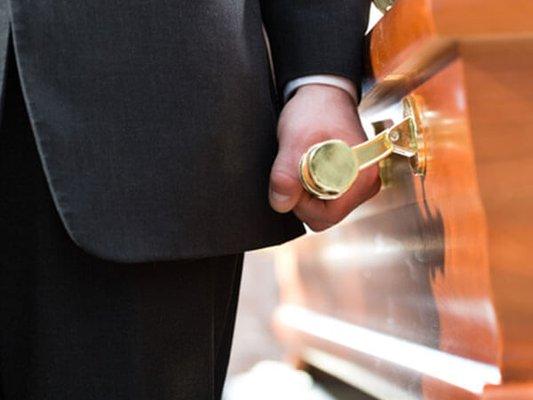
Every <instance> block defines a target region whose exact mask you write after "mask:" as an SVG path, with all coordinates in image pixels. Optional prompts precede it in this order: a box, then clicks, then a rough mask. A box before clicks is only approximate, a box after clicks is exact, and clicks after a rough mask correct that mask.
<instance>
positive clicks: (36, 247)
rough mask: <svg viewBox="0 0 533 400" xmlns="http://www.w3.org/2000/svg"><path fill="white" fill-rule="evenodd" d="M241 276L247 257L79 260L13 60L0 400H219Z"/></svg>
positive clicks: (2, 245) (5, 156)
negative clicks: (49, 180) (40, 153)
mask: <svg viewBox="0 0 533 400" xmlns="http://www.w3.org/2000/svg"><path fill="white" fill-rule="evenodd" d="M148 217H149V216H147V218H148ZM206 223H209V221H206ZM241 271H242V254H238V255H231V256H223V257H215V258H209V259H198V260H188V261H169V262H156V263H142V264H119V263H114V262H109V261H104V260H101V259H98V258H95V257H93V256H91V255H89V254H87V253H85V252H83V251H82V250H80V249H79V248H78V247H77V246H76V245H75V244H74V243H73V242H72V241H71V240H70V238H69V237H68V235H67V233H66V232H65V230H64V228H63V226H62V224H61V221H60V220H59V216H58V214H57V213H56V210H55V208H54V205H53V202H52V199H51V196H50V192H49V189H48V186H47V183H46V179H45V176H44V174H43V171H42V168H41V163H40V159H39V156H38V153H37V150H36V146H35V142H34V138H33V134H32V131H31V127H30V124H29V121H28V116H27V114H26V109H25V106H24V102H23V98H22V95H21V89H20V84H19V81H18V76H17V73H16V68H15V67H14V62H13V57H10V60H9V65H8V79H7V83H6V88H5V92H4V102H3V114H2V120H1V127H0V378H1V381H0V399H3V400H25V399H36V400H37V399H38V400H45V399H53V400H60V399H69V400H84V399H95V400H115V399H128V400H133V399H146V400H158V399H169V400H170V399H172V400H178V399H218V398H219V397H220V395H221V391H222V387H223V383H224V378H225V375H226V369H227V364H228V360H229V354H230V348H231V340H232V334H233V327H234V321H235V313H236V308H237V300H238V291H239V285H240V278H241Z"/></svg>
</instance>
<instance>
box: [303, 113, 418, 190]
mask: <svg viewBox="0 0 533 400" xmlns="http://www.w3.org/2000/svg"><path fill="white" fill-rule="evenodd" d="M420 149H421V146H420V139H419V133H418V129H417V122H416V120H415V118H414V117H412V116H407V117H406V118H404V119H403V120H402V121H401V122H400V123H398V124H396V125H394V126H392V127H391V128H388V129H386V130H384V131H383V132H381V133H379V134H378V135H377V136H376V137H374V138H373V139H371V140H369V141H367V142H364V143H361V144H359V145H357V146H353V147H350V146H349V145H348V144H346V143H345V142H343V141H341V140H328V141H325V142H321V143H317V144H315V145H314V146H312V147H310V148H309V150H308V151H307V152H306V153H305V154H304V155H303V156H302V158H301V160H300V179H301V182H302V185H303V187H304V188H305V190H307V191H308V192H309V193H311V194H312V195H314V196H316V197H317V198H319V199H323V200H333V199H337V198H339V197H341V196H342V195H343V194H344V193H346V192H347V191H348V190H349V189H350V187H351V186H352V185H353V184H354V182H355V181H356V179H357V175H358V173H359V171H360V170H363V169H365V168H367V167H369V166H371V165H373V164H376V163H378V162H379V161H381V160H383V159H384V158H386V157H388V156H389V155H390V154H392V153H395V154H400V155H402V156H405V157H409V158H414V157H416V158H417V160H421V159H422V157H420V154H419V151H420Z"/></svg>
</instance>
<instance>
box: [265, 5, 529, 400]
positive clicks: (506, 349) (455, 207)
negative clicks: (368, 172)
mask: <svg viewBox="0 0 533 400" xmlns="http://www.w3.org/2000/svg"><path fill="white" fill-rule="evenodd" d="M368 54H369V57H368V62H367V63H368V75H367V78H366V81H365V87H364V97H363V100H362V102H361V105H360V113H361V116H362V118H363V120H364V123H365V125H366V126H368V127H370V126H372V124H373V126H375V127H378V129H379V127H381V126H384V125H386V124H388V123H389V124H390V123H392V122H394V121H397V120H398V119H399V118H401V117H402V113H403V112H404V110H403V106H402V104H404V103H405V101H406V100H405V99H406V98H407V99H409V101H410V102H411V103H413V102H414V103H415V104H416V108H417V113H418V124H419V129H420V131H421V136H422V140H423V152H424V157H425V170H424V171H414V170H413V168H412V165H411V163H410V160H408V159H406V158H402V157H399V156H392V157H390V158H388V159H386V160H385V161H384V162H382V165H381V173H382V181H383V187H382V190H381V192H380V193H379V194H378V195H377V196H376V197H375V198H373V199H372V200H371V201H369V202H368V203H366V204H364V205H363V206H361V207H360V208H359V209H357V210H355V211H354V212H353V214H352V215H350V216H349V217H348V218H347V219H346V220H345V221H344V222H343V223H341V224H340V225H338V226H337V227H334V228H332V229H330V230H328V231H326V232H323V233H320V234H309V235H308V236H306V237H305V238H303V239H301V240H298V241H295V242H294V243H292V244H290V245H288V246H285V247H282V248H281V249H280V250H279V253H278V255H277V267H278V268H277V270H278V276H279V282H280V288H281V289H280V290H281V292H280V293H281V306H280V307H279V309H278V310H277V312H276V315H275V326H276V329H277V331H278V332H279V335H280V337H281V339H282V341H283V343H284V344H285V345H286V347H287V350H288V352H289V353H290V354H291V355H292V356H294V357H297V358H298V359H300V360H302V361H303V362H305V363H307V364H311V365H314V366H315V367H317V368H319V369H323V370H325V371H326V372H329V373H331V374H332V375H334V376H337V377H338V378H340V379H342V380H344V381H346V382H348V383H350V384H351V385H354V386H356V387H358V388H360V389H361V390H363V391H365V392H367V393H369V394H371V395H372V396H374V397H376V398H379V399H393V400H402V399H437V400H445V399H453V400H461V399H491V400H496V399H498V400H503V399H513V400H523V399H533V1H532V0H511V1H502V0H397V1H396V2H395V4H394V6H393V7H392V8H391V9H390V10H389V11H388V12H387V13H386V15H385V16H384V17H383V19H382V20H381V21H380V22H379V23H378V24H377V25H376V26H375V27H374V29H373V30H372V31H371V33H370V34H369V36H368ZM415 172H418V174H416V173H415ZM420 172H423V173H420ZM356 184H357V183H356Z"/></svg>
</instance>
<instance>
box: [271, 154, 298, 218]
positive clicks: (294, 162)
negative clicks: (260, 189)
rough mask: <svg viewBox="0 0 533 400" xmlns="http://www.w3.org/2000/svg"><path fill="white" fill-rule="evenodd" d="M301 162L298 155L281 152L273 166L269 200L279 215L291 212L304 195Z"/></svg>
mask: <svg viewBox="0 0 533 400" xmlns="http://www.w3.org/2000/svg"><path fill="white" fill-rule="evenodd" d="M299 161H300V160H299V158H298V155H297V154H294V153H293V154H291V152H286V153H285V152H280V153H278V156H277V158H276V160H275V161H274V165H273V166H272V172H271V173H270V190H269V200H270V205H271V207H272V208H273V209H274V210H275V211H277V212H279V213H286V212H289V211H291V210H292V209H293V208H294V206H296V204H297V203H298V201H299V200H300V196H301V195H302V190H303V189H302V185H301V184H300V178H299V175H298V173H299V169H298V162H299Z"/></svg>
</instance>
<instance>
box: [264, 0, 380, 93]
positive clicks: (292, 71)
mask: <svg viewBox="0 0 533 400" xmlns="http://www.w3.org/2000/svg"><path fill="white" fill-rule="evenodd" d="M260 2H261V12H262V18H263V23H264V25H265V29H266V31H267V34H268V38H269V41H270V48H271V51H272V60H273V64H274V72H275V75H276V81H277V87H278V92H279V93H280V94H281V93H283V89H284V87H285V85H286V84H287V83H288V82H289V81H291V80H293V79H296V78H300V77H303V76H307V75H315V74H330V75H338V76H342V77H345V78H348V79H351V80H352V81H353V82H354V83H355V84H356V86H357V87H358V89H359V87H360V80H361V76H362V72H363V48H364V33H365V30H366V27H367V25H368V15H369V7H370V0H260Z"/></svg>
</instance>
